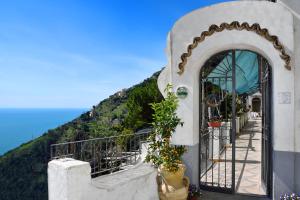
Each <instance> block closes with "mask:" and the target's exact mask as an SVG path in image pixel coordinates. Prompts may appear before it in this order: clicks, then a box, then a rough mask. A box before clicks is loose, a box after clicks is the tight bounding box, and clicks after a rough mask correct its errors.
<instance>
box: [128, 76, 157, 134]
mask: <svg viewBox="0 0 300 200" xmlns="http://www.w3.org/2000/svg"><path fill="white" fill-rule="evenodd" d="M162 99H163V97H162V95H161V93H160V91H159V90H158V87H157V79H156V78H151V79H149V82H147V83H144V84H141V85H139V86H138V87H136V88H134V90H132V91H131V92H130V93H129V96H128V101H127V104H126V105H127V109H128V114H127V116H126V119H125V125H126V126H127V127H128V128H131V129H133V130H137V129H139V128H143V127H145V126H149V124H150V123H151V122H152V114H153V109H152V108H151V106H150V103H158V102H160V101H161V100H162Z"/></svg>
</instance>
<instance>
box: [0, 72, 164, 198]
mask: <svg viewBox="0 0 300 200" xmlns="http://www.w3.org/2000/svg"><path fill="white" fill-rule="evenodd" d="M158 75H159V72H156V73H155V74H153V75H152V76H151V77H150V78H148V79H146V80H144V81H143V82H142V83H140V84H138V85H135V86H133V87H131V88H129V89H124V90H122V91H120V92H117V93H116V94H114V95H111V96H110V97H109V98H107V99H105V100H103V101H101V102H100V103H99V104H98V105H96V106H94V107H93V108H92V110H91V111H89V112H86V113H84V114H82V115H81V116H79V117H78V118H76V119H75V120H73V121H71V122H69V123H66V124H64V125H62V126H60V127H57V128H55V129H53V130H49V131H48V132H46V133H44V134H43V135H42V136H40V137H39V138H37V139H35V140H32V141H30V142H28V143H25V144H22V145H21V146H19V147H17V148H15V149H13V150H11V151H9V152H7V153H6V154H4V155H3V156H1V157H0V199H1V200H27V199H28V200H29V199H30V200H35V199H36V200H46V199H48V191H47V163H48V161H49V159H50V145H51V144H54V143H59V142H63V141H74V140H82V139H88V138H95V137H105V136H110V135H118V134H121V133H122V132H123V131H128V130H130V131H136V130H138V129H141V128H145V127H149V126H150V123H151V121H152V112H153V111H152V109H151V107H150V105H149V103H152V102H160V101H161V100H162V98H163V97H162V96H161V94H160V92H159V90H158V88H157V84H156V81H157V77H158Z"/></svg>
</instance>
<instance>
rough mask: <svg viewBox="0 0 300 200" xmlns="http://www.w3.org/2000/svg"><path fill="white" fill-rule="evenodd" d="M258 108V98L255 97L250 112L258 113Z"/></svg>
mask: <svg viewBox="0 0 300 200" xmlns="http://www.w3.org/2000/svg"><path fill="white" fill-rule="evenodd" d="M260 106H261V101H260V98H258V97H255V98H253V99H252V111H253V112H257V113H260V109H261V108H260Z"/></svg>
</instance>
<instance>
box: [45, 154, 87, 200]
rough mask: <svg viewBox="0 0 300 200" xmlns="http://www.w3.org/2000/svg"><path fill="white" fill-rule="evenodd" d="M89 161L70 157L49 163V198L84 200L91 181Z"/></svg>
mask: <svg viewBox="0 0 300 200" xmlns="http://www.w3.org/2000/svg"><path fill="white" fill-rule="evenodd" d="M90 173H91V167H90V164H89V163H88V162H83V161H79V160H74V159H70V158H65V159H58V160H52V161H50V162H49V163H48V195H49V196H48V197H49V200H83V199H85V196H86V193H87V191H88V186H89V185H90V183H91V175H90Z"/></svg>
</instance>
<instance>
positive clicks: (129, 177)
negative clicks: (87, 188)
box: [91, 163, 156, 191]
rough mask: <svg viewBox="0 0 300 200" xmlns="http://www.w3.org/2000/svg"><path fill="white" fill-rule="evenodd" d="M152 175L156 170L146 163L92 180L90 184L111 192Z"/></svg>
mask: <svg viewBox="0 0 300 200" xmlns="http://www.w3.org/2000/svg"><path fill="white" fill-rule="evenodd" d="M152 173H156V169H155V168H154V167H153V166H151V165H150V164H146V163H139V164H137V165H135V166H133V167H131V168H128V169H125V170H123V171H119V172H115V173H113V174H108V175H105V176H100V177H97V178H94V179H92V183H91V184H92V185H93V186H95V187H96V188H99V189H105V190H108V191H111V190H114V189H115V188H118V187H119V186H121V185H125V184H128V183H129V182H131V181H133V180H136V179H142V178H146V177H147V176H149V175H151V174H152Z"/></svg>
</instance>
